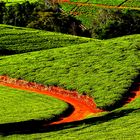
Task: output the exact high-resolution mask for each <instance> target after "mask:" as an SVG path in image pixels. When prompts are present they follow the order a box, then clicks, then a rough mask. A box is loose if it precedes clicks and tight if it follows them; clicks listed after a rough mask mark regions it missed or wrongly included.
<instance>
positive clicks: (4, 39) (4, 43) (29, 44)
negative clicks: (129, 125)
mask: <svg viewBox="0 0 140 140" xmlns="http://www.w3.org/2000/svg"><path fill="white" fill-rule="evenodd" d="M90 40H91V39H88V38H84V37H83V38H81V37H76V36H72V35H65V34H61V33H55V32H46V31H41V30H34V29H29V28H20V27H13V26H7V25H0V55H8V54H17V53H26V52H31V51H37V50H46V49H52V48H60V47H66V46H69V45H73V44H80V43H87V42H89V41H90Z"/></svg>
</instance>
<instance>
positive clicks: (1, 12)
mask: <svg viewBox="0 0 140 140" xmlns="http://www.w3.org/2000/svg"><path fill="white" fill-rule="evenodd" d="M5 9H6V7H5V2H0V24H1V23H3V16H4V12H5Z"/></svg>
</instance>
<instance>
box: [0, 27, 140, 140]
mask: <svg viewBox="0 0 140 140" xmlns="http://www.w3.org/2000/svg"><path fill="white" fill-rule="evenodd" d="M1 26H2V27H3V25H1ZM9 27H10V28H12V29H13V28H15V27H12V26H6V25H4V28H9ZM18 30H20V31H21V32H22V31H24V30H26V29H25V28H19V29H18ZM36 31H37V30H36ZM37 32H38V31H37ZM10 36H13V34H11V35H9V38H10ZM5 41H6V40H5ZM7 41H9V40H8V38H7ZM17 44H18V42H17ZM28 44H30V43H28ZM31 44H32V42H31ZM14 46H16V42H15V44H14V45H12V46H11V45H7V46H6V47H7V48H10V49H12V47H14ZM139 46H140V35H131V36H124V37H119V38H114V39H109V40H105V41H100V40H91V41H90V42H88V43H83V44H80V45H68V46H67V47H60V48H53V49H47V50H40V51H36V52H26V53H24V54H14V55H10V56H1V57H0V75H5V74H6V75H9V76H10V77H14V78H21V79H25V80H28V81H35V82H37V83H41V84H45V85H57V86H61V87H63V88H65V89H69V90H77V91H79V92H80V93H81V94H82V93H84V94H85V93H86V94H88V95H90V96H92V97H94V99H95V101H96V103H97V106H98V107H100V108H104V109H107V110H112V111H111V112H104V113H102V114H100V116H94V117H91V118H89V119H85V120H83V121H80V122H77V123H76V122H75V123H68V124H66V125H59V126H58V127H57V126H55V128H53V127H52V128H50V129H51V132H47V131H50V129H47V128H46V129H43V130H37V129H36V128H35V130H32V131H30V129H29V131H28V134H25V133H26V131H24V130H23V129H22V131H20V130H19V131H18V132H16V131H13V130H12V129H10V130H9V132H4V133H3V132H1V134H2V136H3V135H7V136H5V137H1V138H2V139H6V140H7V139H19V140H20V139H31V140H32V139H35V138H37V139H45V140H46V139H50V140H51V139H53V140H54V139H60V138H61V139H65V140H68V139H71V138H76V139H79V140H82V139H85V140H88V139H89V138H94V139H97V140H98V139H127V138H128V139H133V138H135V139H138V137H139V127H138V126H139V124H140V122H139V119H138V118H139V99H140V98H137V99H136V100H134V101H133V102H131V103H130V104H128V105H125V106H123V107H121V106H122V105H123V104H121V101H122V100H124V98H126V97H127V96H129V92H128V91H129V88H130V87H131V85H132V84H133V82H134V81H135V82H138V81H139V71H140V59H139V58H140V53H139ZM16 49H17V51H19V50H20V48H19V47H17V48H16ZM19 53H20V51H19ZM75 58H76V59H75ZM136 79H137V81H136ZM8 90H10V89H8ZM4 92H5V88H3V87H2V93H4ZM14 92H15V91H14ZM16 92H17V91H16ZM9 95H10V93H9ZM21 95H23V94H21ZM10 96H11V95H10ZM16 96H19V95H16ZM35 97H36V98H37V96H35ZM21 98H22V97H21ZM7 99H8V98H7ZM43 100H44V98H43ZM3 105H4V104H3ZM25 105H26V104H25ZM29 105H30V104H29ZM119 107H120V108H119ZM117 108H118V109H117ZM7 109H8V108H7ZM113 109H115V110H113ZM11 113H12V112H11ZM35 114H36V113H34V112H33V114H32V115H33V116H34V115H35ZM11 115H12V114H11ZM34 118H36V117H34ZM15 119H16V118H15ZM8 120H9V119H8ZM8 120H7V121H8ZM17 120H18V119H17ZM17 120H15V121H17ZM126 120H127V121H126ZM5 121H6V120H5ZM13 125H14V124H11V125H9V126H10V127H12V126H13ZM4 126H6V124H1V125H0V128H1V129H2V127H4ZM126 126H127V127H126ZM136 128H137V130H138V131H137V132H136V131H135V129H136ZM53 130H55V131H53ZM112 130H113V131H112ZM33 131H35V132H36V134H34V132H33ZM40 131H41V132H40ZM79 134H80V137H79ZM129 134H130V135H129ZM134 134H135V135H134Z"/></svg>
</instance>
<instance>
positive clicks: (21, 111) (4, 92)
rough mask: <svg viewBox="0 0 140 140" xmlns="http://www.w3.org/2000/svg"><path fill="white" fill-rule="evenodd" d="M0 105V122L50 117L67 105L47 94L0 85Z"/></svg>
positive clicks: (63, 109) (60, 111)
mask: <svg viewBox="0 0 140 140" xmlns="http://www.w3.org/2000/svg"><path fill="white" fill-rule="evenodd" d="M0 107H1V109H0V124H4V123H12V122H21V121H28V120H31V119H34V120H41V119H46V120H47V119H51V118H54V117H55V116H56V115H59V114H61V113H62V112H63V111H65V110H66V109H67V107H68V105H67V104H66V103H64V102H63V101H60V100H57V99H54V98H52V97H50V96H47V95H40V94H35V93H33V92H26V91H22V90H15V89H12V88H9V87H5V86H0Z"/></svg>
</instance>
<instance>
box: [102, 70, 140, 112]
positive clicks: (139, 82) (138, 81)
mask: <svg viewBox="0 0 140 140" xmlns="http://www.w3.org/2000/svg"><path fill="white" fill-rule="evenodd" d="M139 73H140V72H139ZM133 81H134V82H133V83H132V84H131V86H130V87H129V88H128V90H127V91H126V92H125V93H124V94H123V97H122V98H121V99H120V100H118V101H117V102H115V103H114V104H112V105H111V106H106V107H105V108H104V109H105V110H107V111H112V110H114V109H117V108H120V107H122V106H123V105H125V104H127V103H129V100H130V99H131V98H134V97H135V96H136V93H135V92H136V91H138V90H139V87H140V74H139V75H138V76H137V77H136V78H135V79H134V80H133Z"/></svg>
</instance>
